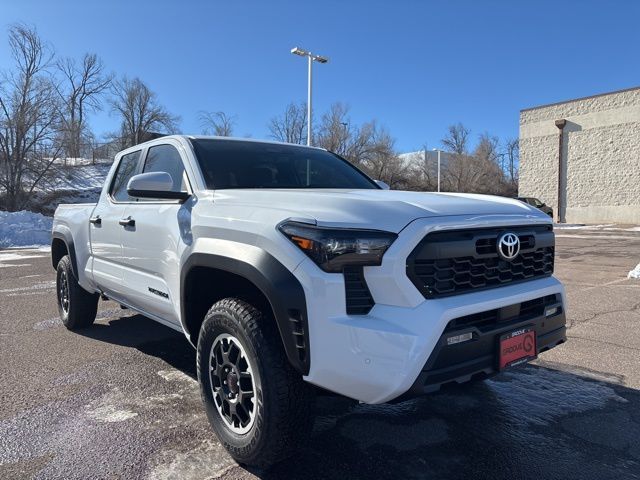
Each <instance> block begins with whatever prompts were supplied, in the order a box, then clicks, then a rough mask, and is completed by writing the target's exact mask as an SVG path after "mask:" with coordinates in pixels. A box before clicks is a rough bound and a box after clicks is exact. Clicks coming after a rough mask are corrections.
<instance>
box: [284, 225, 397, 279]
mask: <svg viewBox="0 0 640 480" xmlns="http://www.w3.org/2000/svg"><path fill="white" fill-rule="evenodd" d="M278 228H279V229H280V231H281V232H282V233H283V234H285V235H286V236H287V238H289V240H291V241H292V242H293V243H294V244H295V245H296V246H297V247H298V248H300V250H302V251H303V252H304V253H306V254H307V255H308V256H309V257H310V258H311V259H312V260H313V261H314V262H316V263H317V264H318V266H319V267H320V268H322V269H323V270H324V271H325V272H341V271H342V268H343V267H344V266H345V265H380V264H381V263H382V256H383V255H384V252H386V251H387V248H389V246H390V245H391V244H392V243H393V241H394V240H395V239H396V237H397V235H396V234H394V233H390V232H382V231H379V230H349V229H343V228H322V227H312V226H310V225H305V224H302V223H295V222H287V223H283V224H282V225H280V226H279V227H278Z"/></svg>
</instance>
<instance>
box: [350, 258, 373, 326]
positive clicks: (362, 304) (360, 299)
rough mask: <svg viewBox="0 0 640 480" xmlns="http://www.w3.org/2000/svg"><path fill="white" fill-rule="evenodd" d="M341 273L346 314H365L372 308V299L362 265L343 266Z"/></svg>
mask: <svg viewBox="0 0 640 480" xmlns="http://www.w3.org/2000/svg"><path fill="white" fill-rule="evenodd" d="M343 273H344V286H345V296H346V300H347V314H349V315H366V314H367V313H369V311H371V309H372V308H373V305H374V301H373V297H372V296H371V292H370V291H369V287H368V286H367V281H366V280H365V278H364V271H363V270H362V267H345V268H344V271H343Z"/></svg>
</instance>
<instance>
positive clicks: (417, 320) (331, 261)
mask: <svg viewBox="0 0 640 480" xmlns="http://www.w3.org/2000/svg"><path fill="white" fill-rule="evenodd" d="M385 187H386V186H385V185H383V184H382V183H381V182H376V181H374V180H372V179H370V178H369V177H368V176H366V175H365V174H364V173H362V172H361V171H359V170H358V169H357V168H355V167H354V166H352V165H351V164H350V163H348V162H347V161H345V160H344V159H342V158H340V157H338V156H337V155H334V154H332V153H330V152H328V151H326V150H323V149H319V148H310V147H303V146H299V145H289V144H282V143H275V142H272V143H269V142H258V141H252V140H236V139H223V138H212V137H192V136H169V137H163V138H160V139H156V140H153V141H151V142H147V143H144V144H141V145H137V146H135V147H132V148H129V149H127V150H125V151H123V152H121V153H119V154H118V155H117V156H116V158H115V162H114V164H113V168H112V169H111V172H110V173H109V175H108V177H107V179H106V183H105V185H104V188H103V190H102V194H101V196H100V199H99V201H98V203H97V204H95V205H94V204H92V205H61V206H60V207H59V208H58V210H57V211H56V214H55V219H54V223H53V243H52V248H51V254H52V261H53V266H54V268H56V269H57V297H58V305H59V310H60V315H61V316H62V320H63V321H64V324H65V325H66V326H67V328H69V329H71V330H73V329H77V328H82V327H89V326H90V325H91V324H92V323H93V321H94V319H95V315H96V309H97V303H98V300H99V298H100V297H102V298H109V299H111V300H114V301H116V302H118V303H120V304H121V305H123V306H125V307H128V308H130V309H132V310H134V311H137V312H139V313H141V314H142V315H145V316H147V317H149V318H152V319H154V320H156V321H158V322H160V323H162V324H164V325H166V326H168V327H171V328H174V329H176V330H178V331H181V332H184V334H185V335H186V337H187V339H188V340H189V341H190V342H191V343H192V344H193V345H194V346H195V347H196V348H197V371H198V379H199V382H200V387H201V392H202V398H203V402H204V406H205V409H206V412H207V415H208V418H209V420H210V422H211V425H212V427H213V429H214V431H215V432H216V434H217V435H218V437H219V438H220V440H221V442H222V443H223V444H224V446H225V447H226V448H227V449H228V450H229V452H230V453H231V454H232V455H233V456H234V458H236V459H237V460H238V461H239V462H242V463H246V464H251V465H259V466H260V465H262V466H264V465H268V464H271V463H274V462H276V461H278V460H280V459H282V458H284V457H286V456H287V455H289V454H291V453H292V452H293V451H294V450H295V448H296V447H297V446H299V445H300V444H301V442H302V441H303V440H304V439H305V438H307V437H308V436H309V431H310V428H311V425H312V412H313V403H312V402H313V397H314V393H315V392H316V390H317V389H316V388H315V387H321V388H322V389H323V390H328V391H331V392H335V393H337V394H340V395H344V396H347V397H350V398H352V399H356V400H359V401H361V402H366V403H383V402H389V401H397V400H401V399H403V398H408V397H410V396H413V395H419V394H424V393H428V392H432V391H435V390H438V389H439V388H440V387H441V386H443V385H445V384H449V383H463V382H467V381H470V380H475V379H482V378H486V377H487V376H489V375H492V374H494V373H497V372H499V371H501V370H503V369H505V368H510V367H512V366H514V365H518V364H521V363H524V362H527V361H529V360H531V359H534V358H536V356H537V355H538V354H539V353H540V352H542V351H545V350H547V349H550V348H553V347H554V346H556V345H558V344H560V343H562V342H564V341H565V340H566V331H565V311H564V308H565V299H564V290H563V287H562V285H561V284H560V282H559V281H558V280H556V279H555V278H554V277H553V276H552V274H553V265H554V242H555V240H554V233H553V225H552V223H551V220H550V218H549V217H548V216H547V215H545V214H544V213H542V212H540V211H539V210H537V209H535V208H533V207H531V206H529V205H527V204H525V203H522V202H519V201H517V200H510V199H506V198H501V197H491V196H481V195H465V194H452V193H442V194H434V193H418V192H400V191H390V190H388V188H385Z"/></svg>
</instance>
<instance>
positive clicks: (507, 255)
mask: <svg viewBox="0 0 640 480" xmlns="http://www.w3.org/2000/svg"><path fill="white" fill-rule="evenodd" d="M518 253H520V239H519V238H518V236H517V235H516V234H515V233H511V232H507V233H503V234H502V236H500V238H498V255H500V256H501V257H502V258H504V259H505V260H508V261H511V260H513V259H514V258H516V257H517V256H518Z"/></svg>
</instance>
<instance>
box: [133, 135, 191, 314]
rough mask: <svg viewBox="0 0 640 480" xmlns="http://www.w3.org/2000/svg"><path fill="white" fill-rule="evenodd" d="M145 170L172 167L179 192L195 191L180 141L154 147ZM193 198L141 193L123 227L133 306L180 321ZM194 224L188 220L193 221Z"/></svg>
mask: <svg viewBox="0 0 640 480" xmlns="http://www.w3.org/2000/svg"><path fill="white" fill-rule="evenodd" d="M142 171H143V173H147V172H166V173H168V174H169V175H171V177H172V178H173V190H174V191H190V186H189V181H188V178H187V174H186V172H185V168H184V163H183V160H182V158H181V156H180V153H179V151H178V149H177V148H176V146H174V145H171V144H161V145H155V146H152V147H150V148H149V149H148V151H147V154H146V158H145V160H144V167H143V169H142ZM190 205H191V202H190V201H187V202H186V203H180V202H179V201H177V200H162V199H148V198H139V199H138V201H137V202H136V203H135V204H131V205H130V206H129V208H128V210H127V217H130V220H131V221H132V222H134V224H132V225H131V226H128V227H126V228H125V229H124V230H123V237H122V244H123V256H124V263H125V264H126V267H125V269H124V270H123V275H124V284H125V285H126V287H127V290H128V292H129V298H130V300H131V302H132V306H133V307H137V308H139V309H140V310H142V311H144V312H147V313H149V314H152V315H155V316H156V317H159V318H160V319H162V320H165V321H168V322H171V323H174V324H179V321H180V320H179V319H180V313H179V312H180V310H179V308H180V256H181V253H182V251H183V250H184V248H185V241H189V240H188V238H186V236H185V231H187V230H188V229H189V228H190V215H191V213H190ZM187 224H188V225H187Z"/></svg>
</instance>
